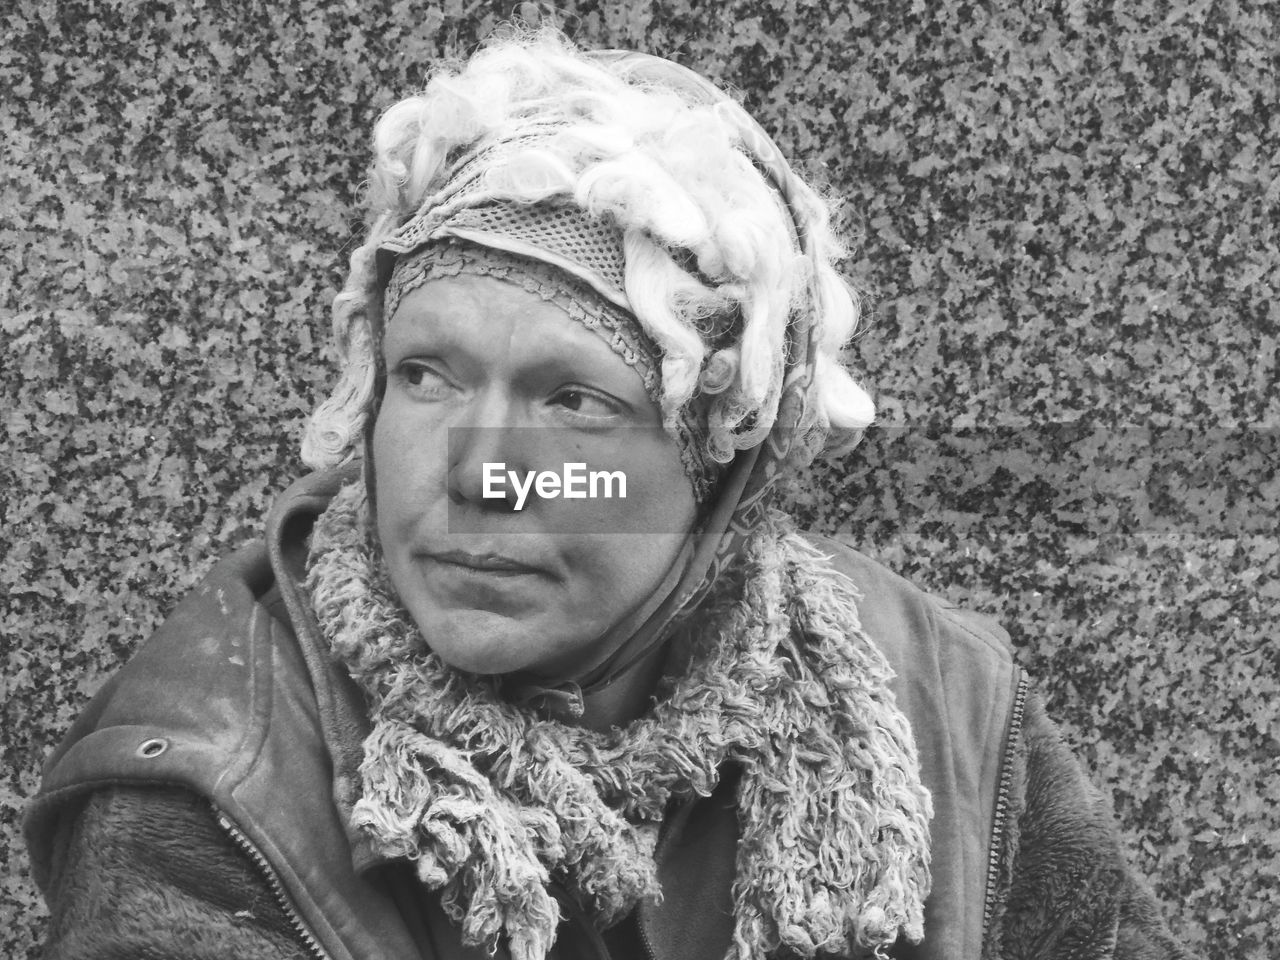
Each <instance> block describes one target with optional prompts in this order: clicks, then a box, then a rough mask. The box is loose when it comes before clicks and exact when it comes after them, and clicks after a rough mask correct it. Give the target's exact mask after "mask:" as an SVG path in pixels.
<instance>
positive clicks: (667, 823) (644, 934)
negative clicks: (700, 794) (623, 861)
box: [635, 800, 696, 960]
mask: <svg viewBox="0 0 1280 960" xmlns="http://www.w3.org/2000/svg"><path fill="white" fill-rule="evenodd" d="M685 802H686V803H687V804H691V803H695V802H696V801H694V800H687V801H685ZM673 819H675V818H674V817H663V818H662V825H661V826H659V827H658V840H657V842H656V843H655V844H654V845H653V862H654V863H655V864H659V863H661V862H662V855H663V854H665V853H666V851H667V847H668V846H670V844H671V822H672V820H673ZM636 913H637V915H636V918H635V923H636V932H638V933H639V934H640V947H641V949H642V950H643V951H644V956H645V960H658V951H656V950H655V949H654V948H653V941H652V940H650V939H649V931H648V930H646V929H645V928H644V924H643V923H641V922H640V917H639V911H637V912H636Z"/></svg>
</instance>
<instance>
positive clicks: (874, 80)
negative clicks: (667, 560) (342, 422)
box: [0, 0, 1280, 960]
mask: <svg viewBox="0 0 1280 960" xmlns="http://www.w3.org/2000/svg"><path fill="white" fill-rule="evenodd" d="M561 9H562V11H563V12H564V13H565V22H566V25H567V26H568V27H569V29H570V30H571V32H574V33H576V35H577V36H578V37H579V38H580V39H581V41H582V42H583V43H584V44H586V45H590V46H623V47H633V48H640V49H645V50H649V51H652V52H656V53H663V54H666V55H670V56H673V57H674V58H675V59H678V60H680V61H682V62H684V63H686V64H688V65H690V66H692V67H694V68H696V69H699V70H701V71H704V72H706V73H708V74H709V75H711V76H713V77H716V78H719V79H720V80H721V81H722V82H724V83H726V84H728V85H730V86H732V87H733V88H735V89H736V90H738V91H739V92H740V94H741V96H742V97H743V98H744V99H745V101H746V102H747V104H748V105H749V107H750V108H751V109H753V110H754V111H755V112H756V113H757V115H758V116H759V117H760V119H761V120H762V122H763V123H764V125H765V126H766V127H767V128H769V129H770V130H772V131H774V132H775V133H776V135H777V137H778V139H779V141H780V142H781V144H782V145H783V147H784V148H785V149H786V150H787V151H788V152H789V153H790V154H791V155H792V156H794V157H796V158H797V159H798V161H799V162H800V165H801V166H802V167H803V168H804V169H805V170H806V171H807V172H808V173H809V174H810V175H811V176H812V177H814V178H817V179H818V180H820V181H821V182H824V183H825V184H827V188H828V191H829V193H830V194H831V195H832V196H833V197H842V198H844V200H845V202H844V204H843V206H842V207H841V208H840V211H839V220H840V223H841V224H842V226H843V227H844V228H845V230H846V231H847V233H848V234H849V235H850V236H851V237H852V238H853V241H854V243H853V247H852V250H853V252H852V255H851V257H850V259H849V262H848V271H849V274H850V276H851V277H853V278H854V279H855V280H856V282H857V283H858V284H859V285H860V286H861V287H862V288H863V289H865V290H866V291H867V294H868V311H867V324H866V329H865V331H864V333H863V334H862V336H861V337H860V338H859V339H858V341H857V342H856V343H855V345H854V346H853V348H852V350H851V352H850V359H851V362H852V363H854V364H855V365H856V366H857V367H858V368H860V369H861V370H862V371H863V374H864V376H865V379H866V381H867V383H868V384H869V385H870V386H871V387H872V389H873V391H874V393H875V395H876V396H877V398H878V401H879V405H880V409H881V411H882V424H881V425H880V426H878V427H876V428H873V429H872V430H871V431H870V432H869V434H868V437H867V440H866V442H865V443H864V445H863V447H862V448H861V449H860V450H858V451H856V452H855V453H854V454H852V455H851V456H849V457H847V458H846V459H844V460H843V461H841V462H839V463H834V464H827V465H825V466H823V467H821V468H820V469H819V470H818V471H816V473H815V475H814V476H813V477H812V478H810V480H809V481H808V482H807V483H806V484H804V485H802V486H801V487H799V488H797V489H796V490H795V491H794V504H795V507H796V510H797V511H798V512H799V513H800V514H801V515H802V516H803V517H804V518H805V519H806V520H807V521H808V522H809V523H810V524H812V525H813V526H815V527H817V528H820V529H822V530H824V531H827V532H836V533H839V534H842V535H844V536H847V537H849V538H851V539H852V541H853V542H855V543H856V544H858V545H859V546H861V548H862V549H864V550H865V551H867V552H869V553H871V554H872V555H874V556H877V557H879V558H881V559H882V560H883V561H884V562H885V563H887V564H888V565H889V566H891V567H893V568H895V569H897V570H899V571H900V572H902V573H904V574H905V575H907V576H909V577H911V578H913V579H915V580H916V581H917V582H919V583H921V584H922V585H924V586H926V587H928V588H930V589H932V590H934V591H936V592H939V593H941V594H943V595H946V596H948V597H950V598H952V599H954V600H956V601H958V602H960V603H963V604H966V605H969V606H972V607H975V608H977V609H980V610H982V611H985V612H987V613H989V614H991V615H993V616H995V617H997V618H998V619H999V620H1001V621H1002V622H1003V623H1004V624H1006V625H1007V626H1008V627H1009V629H1010V632H1011V634H1012V637H1013V641H1014V643H1015V645H1016V647H1017V649H1018V653H1019V656H1020V657H1021V659H1022V660H1023V662H1024V663H1025V664H1026V665H1027V666H1028V667H1029V668H1030V669H1031V671H1032V672H1033V673H1034V674H1035V675H1036V676H1037V677H1038V678H1039V679H1040V682H1041V686H1042V689H1043V690H1044V691H1045V693H1046V694H1047V696H1048V699H1049V702H1050V706H1051V709H1052V711H1053V713H1054V715H1055V716H1056V717H1057V718H1058V719H1059V720H1060V721H1061V722H1062V724H1063V727H1064V730H1065V731H1066V734H1067V736H1068V738H1069V739H1070V741H1071V743H1072V744H1073V746H1074V747H1075V748H1076V750H1077V751H1078V752H1079V754H1080V755H1081V756H1082V757H1084V758H1085V759H1086V760H1087V761H1088V762H1089V763H1090V764H1091V765H1092V767H1093V769H1094V771H1095V773H1096V781H1097V783H1098V785H1099V786H1100V788H1101V789H1102V790H1103V792H1104V793H1105V794H1107V795H1109V796H1110V797H1111V799H1112V800H1113V801H1114V803H1115V806H1116V809H1117V811H1118V814H1119V817H1120V820H1121V823H1122V825H1123V830H1124V836H1125V840H1126V843H1127V845H1128V847H1129V850H1130V852H1131V854H1132V856H1133V857H1134V859H1135V861H1136V863H1137V865H1138V866H1139V868H1140V869H1141V870H1142V871H1143V872H1144V873H1145V874H1146V875H1148V876H1149V877H1150V878H1151V879H1152V881H1153V884H1154V886H1155V888H1156V890H1157V892H1158V893H1159V895H1160V896H1161V898H1162V899H1163V900H1164V902H1165V903H1166V904H1167V905H1168V915H1169V917H1170V919H1171V921H1172V922H1173V923H1174V924H1175V926H1176V927H1177V928H1178V929H1179V930H1180V931H1181V934H1182V936H1183V937H1184V938H1185V940H1186V942H1187V943H1188V944H1189V945H1190V946H1191V948H1192V949H1193V952H1195V953H1197V954H1200V955H1203V956H1206V957H1209V958H1213V960H1225V958H1227V957H1231V958H1247V960H1263V958H1265V957H1270V956H1275V955H1277V954H1278V953H1280V934H1278V933H1277V932H1276V926H1275V920H1274V918H1275V917H1276V916H1277V915H1280V859H1278V858H1277V853H1278V850H1280V812H1278V811H1277V802H1278V798H1280V773H1277V763H1276V758H1277V754H1278V753H1280V698H1278V697H1277V693H1278V692H1280V677H1278V669H1277V666H1276V663H1277V656H1276V653H1277V650H1276V647H1277V644H1276V637H1275V631H1276V627H1275V624H1276V621H1277V612H1278V611H1280V576H1278V574H1280V549H1278V547H1277V532H1276V528H1277V522H1276V512H1277V511H1276V507H1277V502H1278V501H1280V480H1278V479H1277V475H1276V465H1277V463H1278V462H1280V457H1278V456H1277V449H1276V446H1277V444H1276V429H1277V427H1278V426H1280V398H1278V397H1280V394H1278V392H1277V389H1276V377H1277V334H1278V331H1280V308H1278V307H1277V301H1276V294H1277V285H1278V284H1280V274H1278V264H1280V253H1278V252H1277V213H1276V208H1277V200H1280V178H1278V176H1277V174H1278V167H1277V153H1278V149H1280V110H1277V109H1276V104H1277V71H1276V50H1277V49H1280V46H1278V44H1280V32H1278V31H1277V29H1276V27H1277V25H1276V16H1277V15H1276V12H1275V7H1274V5H1272V4H1269V3H1266V2H1252V3H1246V2H1233V0H1224V2H1210V0H1204V2H1182V0H1128V2H1123V0H1118V2H1105V3H1082V2H1076V0H1067V2H1063V3H1057V4H1039V3H1037V4H1031V3H1025V4H1019V3H1012V2H1000V0H993V2H987V3H971V2H955V0H938V2H929V3H924V2H915V3H909V2H898V0H894V2H879V0H877V2H872V3H859V2H854V3H848V4H846V3H839V4H836V3H832V4H816V3H803V2H800V0H792V2H783V0H758V2H744V0H724V2H720V3H716V4H692V3H689V2H687V0H686V2H676V0H661V2H658V3H655V4H652V5H650V6H648V7H644V6H639V5H634V4H631V3H624V2H605V3H596V2H590V0H588V2H568V3H565V4H563V5H561ZM497 10H499V7H497V6H493V7H491V6H490V5H488V4H486V3H483V2H481V3H467V4H464V3H462V2H461V0H446V2H444V3H443V4H440V3H434V4H421V3H420V4H412V3H407V2H390V0H366V2H363V3H359V4H356V3H344V2H317V0H287V2H281V3H275V4H248V3H244V4H239V3H219V2H202V0H184V2H177V0H161V2H126V0H105V2H88V0H66V2H62V3H59V4H56V5H55V4H51V3H47V2H36V0H12V2H10V3H9V4H7V5H6V6H5V7H4V11H3V12H0V89H3V90H5V91H6V93H5V94H4V96H2V97H0V131H2V132H3V136H2V137H0V152H2V159H0V338H2V340H0V343H2V345H3V349H2V350H0V389H3V409H2V412H0V416H2V420H0V422H2V423H3V427H2V430H3V434H2V436H3V445H4V451H3V455H2V456H0V484H2V486H3V491H4V493H3V501H2V503H3V507H2V509H3V517H2V521H3V522H2V523H0V546H2V548H3V555H2V557H0V596H2V597H3V601H2V604H3V620H2V623H0V638H2V642H3V660H4V666H3V670H4V674H3V676H4V679H3V683H4V686H3V688H2V690H0V711H3V714H2V716H0V744H2V749H3V760H4V775H3V779H0V862H2V863H3V867H0V919H2V920H3V923H0V954H3V955H4V956H13V957H22V956H25V955H27V954H28V952H29V950H30V948H31V946H32V944H33V943H34V942H35V940H36V939H37V938H38V936H39V930H40V928H41V924H42V921H43V912H42V911H43V908H42V906H41V904H40V902H39V899H38V895H37V893H36V891H35V889H34V887H33V885H32V883H31V881H30V879H29V878H28V875H27V861H26V855H25V853H24V852H23V850H22V846H21V843H20V841H19V838H18V826H17V824H18V820H19V815H20V811H21V809H22V806H23V803H24V801H25V799H26V798H27V797H28V796H29V795H30V794H31V793H32V792H33V791H34V790H35V789H36V786H37V783H38V777H39V774H38V771H39V765H40V762H41V759H42V757H43V756H44V754H45V753H46V752H47V751H48V750H49V749H50V748H51V747H52V745H53V744H54V743H56V742H57V740H58V738H59V737H60V736H61V735H62V733H63V732H64V731H65V730H66V728H67V726H68V725H69V723H70V722H71V720H72V718H73V717H74V716H75V715H76V713H77V712H78V710H79V709H80V708H81V707H82V705H83V703H84V702H85V699H86V698H87V696H88V695H89V694H90V693H91V692H92V691H93V690H94V689H95V688H96V687H97V685H99V684H100V683H101V681H102V680H103V679H104V678H105V677H106V676H107V675H109V674H110V673H111V671H112V670H113V669H114V668H115V667H117V666H118V665H119V664H120V663H121V662H122V661H123V660H124V659H125V658H127V657H128V656H129V654H130V652H131V651H132V650H134V649H135V648H136V646H137V644H138V643H139V642H140V641H141V639H142V638H143V637H145V635H146V634H147V632H148V631H149V629H150V628H151V627H153V626H154V625H155V624H156V623H157V622H158V620H159V619H160V618H161V617H162V616H163V615H164V613H165V611H166V610H167V609H169V608H170V607H171V606H172V605H173V604H174V603H175V602H176V600H177V599H178V598H179V597H180V596H181V595H182V594H183V592H184V591H185V590H186V589H188V588H189V587H190V585H191V584H192V583H193V582H194V581H195V579H196V578H197V577H198V576H199V575H200V574H201V573H203V572H204V571H205V570H207V569H208V567H209V566H210V565H211V564H212V562H213V560H214V558H215V557H217V556H219V555H220V554H222V553H224V552H226V551H227V550H228V549H229V548H230V547H232V546H234V545H237V544H239V543H241V542H243V541H245V540H246V539H248V538H250V537H252V536H254V534H255V532H256V531H257V530H258V529H259V526H260V523H261V519H262V516H263V513H264V511H265V510H266V508H267V505H268V504H269V502H270V500H271V497H272V495H273V493H274V492H275V491H278V490H279V489H281V488H282V487H283V486H284V485H285V484H286V483H287V481H288V479H289V478H291V477H293V476H295V475H296V474H298V473H299V471H300V469H301V466H300V463H299V461H298V458H297V455H296V440H297V438H298V434H299V429H300V425H301V423H302V420H303V418H304V416H305V415H306V413H307V411H308V410H309V409H310V407H311V405H312V404H313V403H314V402H315V400H316V398H317V397H318V396H319V394H320V391H321V389H322V387H323V385H324V384H325V383H326V381H327V380H328V378H329V377H330V375H331V373H332V369H331V364H330V362H329V356H328V354H327V353H326V349H325V347H324V342H325V338H326V329H327V309H328V303H329V300H330V298H331V297H332V295H333V294H334V292H335V291H336V289H337V286H338V285H339V284H340V282H341V278H342V275H343V257H344V256H345V255H346V254H347V253H349V252H350V250H351V248H352V246H353V242H354V241H353V238H354V236H355V235H356V233H357V231H358V227H359V216H360V215H359V211H358V207H357V196H356V193H357V189H356V188H357V184H358V183H359V180H360V177H361V170H362V167H363V165H364V163H365V162H366V157H367V154H366V147H365V140H366V137H367V133H368V130H369V128H370V125H371V123H372V121H373V119H374V118H375V117H376V115H377V114H378V112H379V111H380V110H382V109H383V108H385V107H386V106H388V105H389V104H391V103H392V102H393V101H394V100H395V99H396V98H397V97H398V96H399V95H402V94H403V93H405V92H408V91H409V90H410V89H412V88H414V87H416V86H418V85H420V83H421V82H422V80H423V78H424V75H425V73H426V71H427V69H428V66H429V64H430V62H431V61H432V59H433V58H434V57H435V56H437V55H438V53H439V52H440V51H441V50H444V49H449V50H455V51H457V50H465V49H467V48H468V46H469V45H470V44H471V43H472V42H473V41H474V38H475V37H476V36H477V35H479V34H482V33H483V32H485V31H486V30H487V29H488V28H489V26H490V25H491V24H492V23H493V22H494V19H495V11H497ZM502 12H505V11H502Z"/></svg>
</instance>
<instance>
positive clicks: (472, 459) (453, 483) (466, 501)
mask: <svg viewBox="0 0 1280 960" xmlns="http://www.w3.org/2000/svg"><path fill="white" fill-rule="evenodd" d="M532 432H533V431H532V430H531V428H529V427H525V426H521V424H520V421H519V419H518V417H517V415H516V411H515V410H513V409H512V405H511V404H510V403H508V402H506V401H504V400H502V399H501V398H496V397H495V398H492V399H486V400H484V401H482V402H481V403H479V404H477V405H476V407H475V408H474V410H473V415H472V416H470V417H467V418H466V419H465V420H463V421H461V422H455V423H454V424H452V425H451V426H450V427H449V434H448V440H447V442H448V457H449V474H448V492H449V501H450V503H452V504H454V505H455V506H463V505H468V506H471V507H473V508H478V509H481V510H489V511H508V510H514V509H515V504H516V493H515V490H514V487H513V485H512V484H511V483H510V482H509V480H508V471H517V472H518V474H519V475H520V476H524V474H525V473H526V472H527V471H528V470H529V469H530V467H531V463H532V454H533V452H534V451H533V450H532V449H531V444H530V442H531V441H532V440H534V439H535V438H533V437H532V436H530V434H531V433H532ZM493 477H497V478H498V482H496V483H495V482H493V481H492V478H493ZM486 494H490V495H486ZM493 494H496V495H493Z"/></svg>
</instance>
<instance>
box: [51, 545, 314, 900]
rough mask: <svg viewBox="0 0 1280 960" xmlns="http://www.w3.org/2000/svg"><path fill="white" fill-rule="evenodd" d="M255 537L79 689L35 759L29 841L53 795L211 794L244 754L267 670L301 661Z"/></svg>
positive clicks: (55, 799) (261, 714)
mask: <svg viewBox="0 0 1280 960" xmlns="http://www.w3.org/2000/svg"><path fill="white" fill-rule="evenodd" d="M273 584H274V577H273V575H272V572H271V567H270V564H269V562H268V559H267V550H266V547H265V545H264V544H262V543H261V542H256V543H252V544H249V545H248V546H245V547H243V548H241V549H240V550H238V551H236V552H235V553H233V554H231V555H230V556H228V557H226V558H225V559H223V560H222V561H220V562H219V563H218V564H217V565H216V566H215V567H214V568H213V570H211V571H210V573H209V574H208V575H207V576H206V577H205V578H204V579H203V580H202V581H201V582H200V583H199V584H198V585H197V586H196V587H195V588H194V589H193V590H192V591H191V593H190V594H188V595H187V596H186V598H184V599H183V601H182V602H181V603H180V604H179V605H178V606H177V607H176V608H175V609H174V611H173V613H172V614H171V615H170V616H169V617H168V618H167V619H166V620H165V622H164V623H163V624H162V625H161V626H160V627H159V628H158V629H157V630H156V632H155V633H154V634H153V635H152V636H151V637H150V638H149V639H148V640H147V641H146V642H145V643H144V644H143V645H142V647H141V648H139V650H138V652H137V653H136V654H135V655H134V656H133V657H132V659H130V661H129V662H128V663H127V664H125V666H124V667H122V668H121V669H120V670H119V671H118V672H117V673H116V674H115V675H114V676H113V677H112V678H111V679H110V680H108V681H107V683H106V684H105V685H104V686H103V687H102V688H101V689H100V690H99V691H98V693H97V694H96V695H95V696H94V697H93V699H92V700H91V701H90V703H89V705H88V706H87V707H86V709H85V710H84V712H83V713H82V714H81V715H80V717H79V719H78V720H77V721H76V723H75V724H74V725H73V726H72V727H71V729H70V731H69V732H68V733H67V736H66V737H65V738H64V739H63V741H62V743H61V744H60V745H59V746H58V748H57V749H56V750H55V751H54V752H53V754H52V755H51V756H50V757H49V759H48V761H47V762H46V763H45V768H44V781H43V784H42V787H41V790H40V793H39V794H38V795H37V796H36V798H35V800H34V802H33V804H32V806H31V807H30V809H29V810H28V814H27V822H26V832H27V836H28V840H29V842H30V845H31V849H32V854H33V860H34V861H35V865H36V872H37V879H39V878H40V875H41V869H42V862H41V849H42V844H41V842H40V840H41V838H42V837H47V836H48V835H49V833H50V831H51V829H52V827H53V824H52V823H51V822H50V821H51V820H52V819H53V818H55V817H56V815H57V812H58V810H59V809H60V808H62V807H63V806H64V804H65V803H66V802H68V801H70V800H73V799H75V798H77V797H80V796H83V795H87V794H88V793H90V792H92V791H93V790H95V789H99V788H104V787H108V786H113V785H119V784H131V785H140V786H150V785H167V786H179V787H186V788H188V789H191V790H194V791H195V792H197V793H200V794H203V795H205V796H212V795H214V793H215V792H216V790H217V788H218V786H219V784H220V783H221V782H223V781H226V782H229V783H230V782H234V781H235V779H236V777H237V774H238V773H239V774H242V773H243V771H242V770H238V767H240V766H244V765H245V764H247V763H249V762H250V761H251V758H252V757H253V755H254V754H255V753H256V752H257V749H258V747H259V746H260V744H259V743H258V742H257V741H259V740H260V739H261V738H262V737H263V736H264V734H265V727H266V721H267V719H268V713H269V710H270V700H271V696H270V691H271V687H272V686H273V674H274V673H276V672H277V671H280V670H285V671H288V672H294V671H298V672H300V674H301V677H300V679H301V681H302V683H303V685H304V686H309V682H308V681H307V680H306V676H307V675H306V670H305V665H304V663H303V661H302V657H301V655H300V653H299V652H298V651H297V649H296V643H295V642H294V638H293V632H292V630H291V629H290V627H289V626H288V624H287V620H283V621H282V620H281V619H279V618H278V617H277V616H276V615H273V612H272V609H271V607H272V601H271V594H272V587H273Z"/></svg>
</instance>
